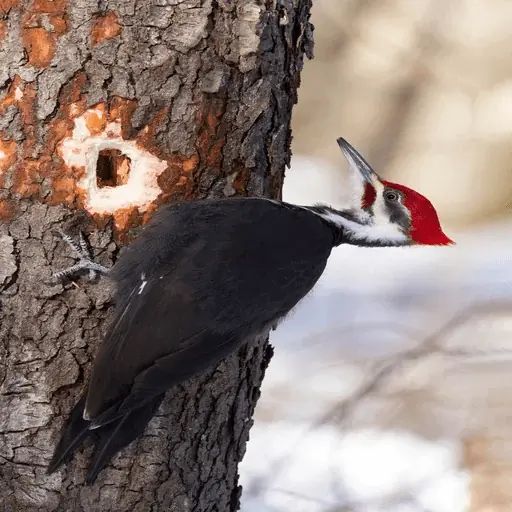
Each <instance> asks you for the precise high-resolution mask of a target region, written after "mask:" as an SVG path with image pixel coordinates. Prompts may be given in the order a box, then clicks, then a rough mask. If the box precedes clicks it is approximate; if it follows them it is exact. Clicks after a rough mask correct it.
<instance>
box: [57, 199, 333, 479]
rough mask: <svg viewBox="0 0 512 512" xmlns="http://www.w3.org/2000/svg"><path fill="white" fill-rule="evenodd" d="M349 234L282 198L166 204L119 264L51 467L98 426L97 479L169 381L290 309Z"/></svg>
mask: <svg viewBox="0 0 512 512" xmlns="http://www.w3.org/2000/svg"><path fill="white" fill-rule="evenodd" d="M341 241H342V231H341V228H340V227H337V226H336V225H335V224H333V223H330V222H327V221H326V220H325V219H324V218H322V217H320V216H319V215H318V214H317V213H315V211H313V209H312V210H308V209H307V208H302V207H297V206H293V205H288V204H286V203H280V202H277V201H269V200H265V199H223V200H206V201H197V202H190V203H182V204H174V205H170V206H166V207H164V208H162V209H161V210H160V211H159V212H158V214H157V215H155V217H154V219H153V220H152V221H151V223H149V224H148V226H147V227H146V228H145V229H144V230H143V231H142V232H141V234H140V236H139V237H138V238H137V239H136V240H135V241H134V242H133V243H132V244H131V245H130V246H129V247H128V248H127V249H126V250H125V251H124V252H122V253H121V256H120V258H119V260H118V262H117V263H116V264H115V266H114V267H113V269H112V272H111V277H112V278H113V279H114V280H115V281H116V284H117V294H116V304H117V305H116V312H115V316H114V319H113V322H112V324H111V326H110V329H109V331H108V333H107V335H106V337H105V339H104V341H103V344H102V346H101V347H100V349H99V352H98V354H97V356H96V359H95V362H94V366H93V370H92V374H91V378H90V381H89V384H88V387H87V390H86V394H85V395H84V396H83V397H82V398H81V400H80V401H79V402H78V403H77V405H76V406H75V409H74V411H73V412H72V414H71V416H70V419H69V420H68V423H67V425H66V426H65V428H64V431H63V434H62V438H61V440H60V442H59V445H58V446H57V448H56V450H55V454H54V457H53V459H52V462H51V464H50V467H49V471H54V470H55V469H56V468H57V467H58V466H59V465H60V464H61V463H62V462H64V461H66V460H67V459H68V458H69V457H70V456H71V455H72V453H73V451H74V450H75V449H76V448H77V447H78V446H79V445H80V444H81V442H82V440H83V439H84V438H85V437H86V436H87V435H88V434H91V433H94V435H95V436H96V438H97V443H96V451H95V455H94V456H93V461H92V463H91V466H90V471H89V474H88V480H89V481H92V480H94V479H95V478H96V475H97V474H98V472H99V471H100V470H101V468H102V467H103V466H104V465H105V464H106V463H107V462H108V460H109V459H110V458H111V457H112V456H113V455H114V454H115V453H116V452H117V451H118V450H119V449H121V448H122V447H123V446H125V445H126V444H127V443H129V442H130V441H132V440H133V439H134V438H135V437H137V436H138V435H140V433H142V431H143V430H144V427H145V425H146V424H147V422H148V421H149V420H150V419H151V417H152V415H153V414H154V412H155V410H156V408H157V407H158V405H159V403H160V401H161V400H162V397H163V394H164V393H165V391H166V390H167V389H169V388H170V387H171V386H172V385H174V384H177V383H180V382H182V381H184V380H186V379H187V378H189V377H191V376H193V375H195V374H197V373H199V372H201V371H204V370H205V369H207V368H209V367H212V366H213V365H215V364H217V363H218V362H219V361H220V360H221V359H223V358H224V357H226V356H227V355H228V354H230V353H232V352H233V351H235V350H236V349H237V348H239V347H240V346H241V345H242V344H243V343H244V342H245V341H246V340H248V339H250V338H251V337H253V336H254V335H257V334H259V333H261V332H264V331H265V329H267V328H268V327H269V326H271V325H272V324H274V323H275V322H276V321H277V320H279V319H280V318H282V317H283V316H284V315H286V314H287V313H288V312H289V311H290V309H292V308H293V307H294V306H295V305H296V304H297V302H299V301H300V300H301V299H302V298H303V297H304V296H305V295H306V294H307V293H308V291H309V290H310V289H311V288H312V287H313V285H314V284H315V283H316V281H317V280H318V278H319V277H320V275H321V274H322V272H323V270H324V268H325V265H326V262H327V258H328V257H329V254H330V252H331V249H332V248H333V247H334V246H335V245H338V244H339V243H341Z"/></svg>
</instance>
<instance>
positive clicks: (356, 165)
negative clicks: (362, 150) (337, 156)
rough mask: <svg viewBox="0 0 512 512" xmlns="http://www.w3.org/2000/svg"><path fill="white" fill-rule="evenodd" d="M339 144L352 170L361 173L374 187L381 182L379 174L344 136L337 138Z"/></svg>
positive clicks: (365, 180) (364, 179)
mask: <svg viewBox="0 0 512 512" xmlns="http://www.w3.org/2000/svg"><path fill="white" fill-rule="evenodd" d="M337 142H338V146H339V147H340V149H341V151H343V154H344V155H345V158H346V159H347V161H348V163H349V165H350V168H351V169H352V171H354V172H356V173H359V174H360V176H361V178H363V181H364V182H366V183H369V184H370V185H373V186H374V187H375V186H376V185H377V184H378V183H380V178H379V175H378V174H377V173H376V172H375V171H374V170H373V169H372V168H371V167H370V165H369V164H368V162H367V161H366V160H365V159H364V158H363V157H362V156H361V155H360V154H359V153H358V152H357V151H356V149H355V148H354V147H352V146H351V145H350V144H349V143H348V142H347V141H346V140H345V139H344V138H343V137H340V138H339V139H337Z"/></svg>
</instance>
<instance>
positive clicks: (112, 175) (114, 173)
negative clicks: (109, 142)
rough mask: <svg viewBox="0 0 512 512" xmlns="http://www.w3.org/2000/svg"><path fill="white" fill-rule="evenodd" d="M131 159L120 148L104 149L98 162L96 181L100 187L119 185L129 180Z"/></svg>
mask: <svg viewBox="0 0 512 512" xmlns="http://www.w3.org/2000/svg"><path fill="white" fill-rule="evenodd" d="M129 174H130V159H129V158H128V157H127V156H126V155H124V154H123V153H121V151H119V150H118V149H103V150H101V151H100V152H99V155H98V161H97V163H96V183H97V184H98V187H99V188H102V187H118V186H119V185H124V184H125V183H126V182H127V181H128V175H129Z"/></svg>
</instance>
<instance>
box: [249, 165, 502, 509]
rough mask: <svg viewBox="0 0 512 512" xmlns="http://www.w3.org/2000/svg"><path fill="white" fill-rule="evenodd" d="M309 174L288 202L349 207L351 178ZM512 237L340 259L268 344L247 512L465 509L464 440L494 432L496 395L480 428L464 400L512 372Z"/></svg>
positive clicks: (472, 238) (487, 234) (476, 237)
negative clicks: (474, 385)
mask: <svg viewBox="0 0 512 512" xmlns="http://www.w3.org/2000/svg"><path fill="white" fill-rule="evenodd" d="M312 165H314V163H311V162H310V161H306V160H303V159H300V158H296V159H295V160H294V167H295V168H294V171H291V172H290V173H289V177H288V178H287V180H286V181H285V187H286V188H285V192H284V198H285V200H288V201H290V202H298V203H302V204H311V203H313V202H317V201H322V200H324V201H327V202H329V203H330V204H333V205H342V204H343V200H344V198H343V196H342V194H341V193H339V194H338V191H342V190H343V182H342V176H343V175H342V174H341V173H340V178H339V181H340V183H339V186H338V185H337V179H338V178H337V177H336V175H335V174H333V173H328V174H327V177H326V178H325V179H321V178H317V179H315V180H314V184H312V185H311V186H310V183H309V182H308V180H310V177H311V176H320V172H321V170H320V169H318V171H317V170H315V171H312V170H311V167H312ZM340 166H341V164H340ZM321 167H322V168H325V166H321ZM326 172H328V171H326ZM310 181H311V180H310ZM511 232H512V223H511V222H505V221H503V222H501V223H496V224H493V225H488V226H482V227H481V228H480V229H479V230H474V231H472V232H463V233H454V232H451V231H449V232H448V233H447V234H448V235H449V236H450V237H452V238H453V239H455V240H456V242H457V245H456V246H454V247H449V248H420V247H415V248H403V249H359V248H354V247H341V248H338V249H336V250H335V251H334V252H333V254H332V256H331V258H330V261H329V264H328V267H327V269H326V272H325V273H324V275H323V277H322V278H321V280H320V282H319V283H318V285H317V286H316V288H315V289H314V290H313V292H312V293H311V294H310V295H309V296H308V297H306V298H305V299H304V300H303V301H302V302H301V303H300V304H299V305H298V306H297V308H296V309H295V310H294V311H293V312H292V313H291V314H290V315H289V317H288V318H287V319H286V320H285V321H284V322H283V323H282V324H281V325H280V327H279V328H278V330H277V331H276V332H274V333H272V336H271V341H272V343H273V345H274V346H275V348H276V355H275V357H274V359H273V361H272V363H271V366H270V369H269V371H268V373H267V377H266V381H265V383H264V386H263V395H262V398H261V400H260V403H259V405H258V409H257V415H256V416H257V421H256V424H255V426H254V428H253V429H252V431H251V441H250V443H249V445H248V451H247V454H246V457H245V459H244V462H243V464H242V468H241V471H242V484H243V485H244V489H245V491H244V497H243V508H242V510H243V512H285V511H286V512H288V511H294V512H301V511H304V512H342V511H353V512H361V511H364V512H425V511H428V512H463V511H464V510H466V507H467V503H468V475H467V474H466V473H465V472H464V470H463V469H462V468H461V449H462V448H461V442H460V439H461V437H463V435H464V433H467V432H469V431H471V430H472V429H473V430H475V431H477V430H478V429H479V428H481V425H480V424H481V423H482V422H485V421H486V420H487V417H486V413H484V412H483V411H484V409H485V407H484V406H485V399H486V398H487V395H486V393H485V390H484V392H482V396H481V397H480V399H481V402H482V404H481V409H482V411H480V412H481V413H482V414H480V416H482V418H480V417H479V411H476V413H475V407H479V406H478V405H475V404H476V403H477V402H478V396H476V397H475V396H473V402H468V399H467V396H466V395H467V394H468V393H467V392H465V391H467V389H468V387H470V386H471V382H472V381H474V380H478V379H477V377H475V376H477V375H480V374H482V372H483V373H485V372H486V371H487V370H488V369H492V374H493V375H498V376H497V377H496V378H502V377H503V378H505V375H509V374H510V370H511V369H512V350H510V341H509V340H510V339H511V334H512V324H511V322H510V315H509V314H508V311H506V314H503V311H502V310H503V309H504V305H505V306H506V305H507V304H508V307H510V304H512V265H511V263H512V241H511V237H510V233H511ZM505 309H507V308H506V307H505ZM508 363H510V364H508ZM499 364H501V365H502V370H501V373H500V372H499V371H498V372H496V370H495V368H496V365H499ZM386 365H388V366H386ZM389 365H391V366H389ZM390 368H391V371H389V370H390ZM468 369H469V370H468ZM479 388H481V386H479ZM469 394H471V395H472V394H473V393H472V392H470V393H469ZM465 400H466V402H467V403H466V402H465ZM475 400H476V402H475ZM496 421H498V420H496Z"/></svg>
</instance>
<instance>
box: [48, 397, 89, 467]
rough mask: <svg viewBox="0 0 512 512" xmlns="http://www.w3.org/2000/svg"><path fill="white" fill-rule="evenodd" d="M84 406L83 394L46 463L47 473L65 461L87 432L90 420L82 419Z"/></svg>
mask: <svg viewBox="0 0 512 512" xmlns="http://www.w3.org/2000/svg"><path fill="white" fill-rule="evenodd" d="M84 406H85V394H84V395H83V396H82V398H80V400H79V401H78V402H77V403H76V405H75V407H74V408H73V410H72V411H71V414H70V416H69V419H68V421H67V422H66V425H65V426H64V429H63V431H62V434H61V438H60V440H59V443H58V444H57V447H56V448H55V451H54V452H53V456H52V460H51V461H50V464H49V465H48V469H47V473H48V474H50V473H53V472H54V471H55V470H56V469H57V468H58V467H59V466H60V465H61V464H63V463H64V462H67V461H68V460H69V459H70V458H71V456H72V455H73V452H74V451H75V450H76V449H77V448H78V447H79V446H80V445H81V444H82V441H83V440H84V439H85V438H86V437H87V435H88V434H89V432H90V430H89V423H90V422H89V421H86V420H84V419H83V411H84Z"/></svg>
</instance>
